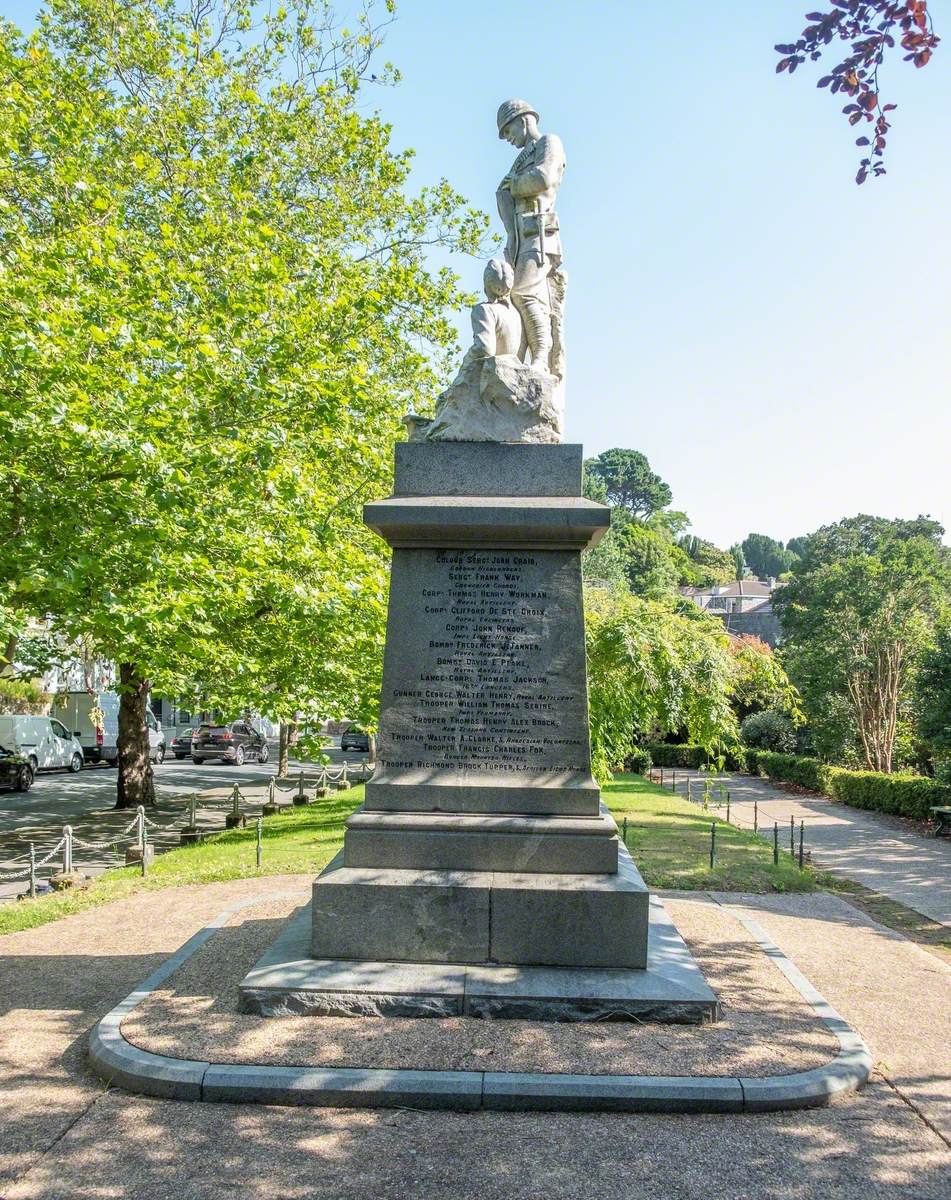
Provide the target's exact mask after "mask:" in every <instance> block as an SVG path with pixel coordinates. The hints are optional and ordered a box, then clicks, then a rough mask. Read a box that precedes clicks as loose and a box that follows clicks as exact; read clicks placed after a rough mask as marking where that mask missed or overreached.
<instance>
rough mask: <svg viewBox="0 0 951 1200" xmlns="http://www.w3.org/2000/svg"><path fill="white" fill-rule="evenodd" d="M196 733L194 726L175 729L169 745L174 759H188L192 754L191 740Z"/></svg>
mask: <svg viewBox="0 0 951 1200" xmlns="http://www.w3.org/2000/svg"><path fill="white" fill-rule="evenodd" d="M197 732H198V731H197V730H196V729H195V726H194V725H179V726H178V727H177V728H176V730H175V732H174V734H173V735H172V741H171V745H170V749H171V751H172V753H173V754H174V755H175V757H176V758H188V756H189V754H191V752H192V739H193V738H194V736H195V734H196V733H197Z"/></svg>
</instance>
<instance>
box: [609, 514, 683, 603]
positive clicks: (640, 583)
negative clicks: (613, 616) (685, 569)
mask: <svg viewBox="0 0 951 1200" xmlns="http://www.w3.org/2000/svg"><path fill="white" fill-rule="evenodd" d="M617 545H618V551H619V555H620V559H621V562H622V564H623V570H624V578H625V579H626V581H627V586H628V589H629V590H630V591H631V592H632V593H633V594H634V595H635V596H649V597H651V598H653V599H655V600H659V599H662V598H663V597H664V596H669V595H671V594H672V593H673V592H674V591H676V588H677V582H678V579H679V578H680V568H679V563H678V561H677V557H678V556H677V547H676V546H674V544H673V543H672V542H671V541H669V540H668V539H667V538H666V537H665V536H664V535H663V534H661V533H657V532H656V531H655V530H653V529H651V528H649V527H648V526H647V525H642V524H640V523H639V522H637V521H630V522H628V523H627V524H626V525H625V526H623V528H621V529H620V530H619V531H618V534H617ZM680 557H682V558H683V557H686V556H685V555H683V552H682V551H681V552H680Z"/></svg>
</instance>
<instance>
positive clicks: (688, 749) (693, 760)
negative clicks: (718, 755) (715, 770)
mask: <svg viewBox="0 0 951 1200" xmlns="http://www.w3.org/2000/svg"><path fill="white" fill-rule="evenodd" d="M641 749H642V750H646V751H647V753H648V754H649V755H650V760H651V762H652V763H653V764H654V766H655V767H684V768H685V769H686V768H688V767H692V768H694V769H696V768H697V767H705V766H706V765H707V762H708V760H709V758H710V755H709V754H708V753H707V751H706V750H705V749H704V747H703V746H689V745H686V744H684V745H680V746H675V745H672V744H670V743H669V742H649V743H648V744H647V745H646V746H642V747H641Z"/></svg>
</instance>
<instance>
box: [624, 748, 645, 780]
mask: <svg viewBox="0 0 951 1200" xmlns="http://www.w3.org/2000/svg"><path fill="white" fill-rule="evenodd" d="M650 769H651V756H650V755H649V754H648V752H647V751H646V750H645V749H644V747H643V746H635V747H634V749H633V750H632V751H631V752H630V754H629V755H628V756H627V758H626V759H625V760H624V770H625V771H630V773H631V774H632V775H646V774H647V772H648V771H649V770H650Z"/></svg>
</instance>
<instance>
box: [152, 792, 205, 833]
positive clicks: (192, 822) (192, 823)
mask: <svg viewBox="0 0 951 1200" xmlns="http://www.w3.org/2000/svg"><path fill="white" fill-rule="evenodd" d="M197 803H198V797H197V796H196V795H195V794H194V793H192V798H191V800H190V801H189V802H188V824H189V827H190V828H192V829H195V828H196V827H197V825H198V821H197V819H196V817H195V806H196V804H197ZM143 828H144V826H143Z"/></svg>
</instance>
